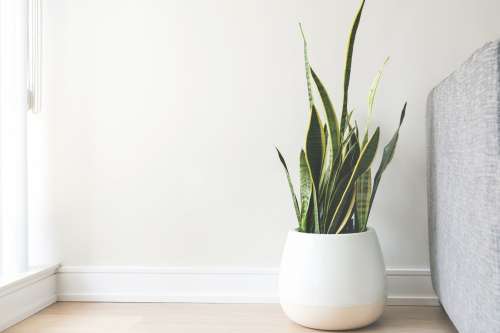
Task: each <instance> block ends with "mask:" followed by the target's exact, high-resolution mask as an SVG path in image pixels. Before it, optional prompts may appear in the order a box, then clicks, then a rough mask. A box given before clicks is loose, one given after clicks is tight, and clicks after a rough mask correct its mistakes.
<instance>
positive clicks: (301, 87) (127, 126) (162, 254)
mask: <svg viewBox="0 0 500 333" xmlns="http://www.w3.org/2000/svg"><path fill="white" fill-rule="evenodd" d="M356 6H357V1H348V0H329V1H327V0H321V1H320V0H316V1H307V0H286V1H285V0H279V1H278V0H274V1H266V0H254V1H234V0H232V1H231V0H219V1H201V0H200V1H195V0H177V1H174V0H171V1H161V0H142V1H139V0H135V1H132V0H129V1H123V0H121V1H118V0H107V1H102V0H86V1H84V0H81V1H69V0H66V1H62V0H46V1H45V12H44V13H45V17H44V24H45V32H44V48H45V50H44V63H45V66H44V77H45V80H44V96H43V98H44V111H43V112H42V113H41V114H39V115H37V116H36V117H38V119H37V120H36V122H37V123H38V126H35V127H37V131H38V132H37V136H38V139H37V140H38V144H39V145H40V147H45V148H46V150H47V152H46V153H47V155H46V156H47V159H46V160H45V162H43V161H39V163H40V164H44V165H45V166H44V167H43V168H42V170H46V172H47V175H48V178H47V181H46V182H39V183H38V186H42V185H43V186H46V190H47V193H48V194H47V195H44V194H42V193H43V192H42V191H38V192H36V191H35V192H36V193H38V194H35V195H32V196H31V198H30V200H31V202H33V201H35V202H36V201H37V200H43V201H44V202H45V203H46V209H41V208H40V214H38V215H37V216H32V221H31V222H32V223H33V224H36V223H47V221H49V222H50V223H53V225H52V229H51V230H52V231H51V232H52V233H53V235H52V236H53V237H55V239H56V246H55V247H54V248H51V249H50V251H51V253H53V255H54V256H58V257H59V258H58V259H60V260H61V262H62V263H63V264H66V265H152V266H249V267H275V266H277V265H278V264H279V258H280V252H281V248H282V245H283V241H284V239H285V235H286V232H287V230H288V229H290V228H293V227H294V226H295V221H294V219H295V218H294V213H293V209H292V205H291V201H290V197H289V193H288V188H287V185H286V181H285V177H284V175H283V171H282V169H281V166H280V164H279V162H278V159H277V157H276V155H275V151H274V145H275V144H276V145H278V146H279V147H280V148H281V149H282V151H283V152H284V153H285V155H286V157H287V158H288V162H289V164H290V167H291V169H292V170H294V175H296V172H295V171H296V167H297V159H298V158H297V157H298V152H299V150H300V147H301V145H302V143H303V138H304V134H305V126H306V116H307V112H306V110H307V99H306V90H305V81H304V73H303V62H302V43H301V39H300V35H299V31H298V27H297V22H298V21H302V22H303V24H304V27H305V31H306V33H307V35H308V36H309V42H310V55H311V61H312V64H313V65H314V67H315V68H316V70H317V71H318V72H319V74H320V75H321V77H322V78H323V81H324V82H325V83H326V84H327V86H328V87H329V89H330V90H331V91H332V95H333V97H334V99H335V101H336V104H337V105H339V103H340V100H341V94H340V87H341V84H342V66H343V61H344V46H345V40H346V37H347V32H348V28H349V26H350V24H351V20H352V16H353V15H354V12H355V8H356ZM499 11H500V2H498V1H497V0H480V1H478V0H460V1H457V0H441V1H430V0H426V1H401V0H387V1H374V0H371V1H370V0H368V3H367V6H366V11H365V15H364V17H363V21H362V24H361V26H360V30H359V39H358V43H357V46H356V49H355V57H354V72H353V76H352V81H351V82H352V83H351V85H352V93H351V95H352V98H351V106H352V107H355V108H356V109H357V110H358V112H359V113H358V115H359V119H360V120H362V119H364V118H363V117H364V112H365V110H366V94H367V91H368V88H369V85H370V82H371V79H372V77H373V75H374V74H375V72H376V70H377V69H378V67H379V66H380V64H381V63H382V62H383V60H384V58H385V57H386V56H387V55H390V56H391V62H390V65H389V66H388V67H387V70H386V75H385V76H384V78H383V82H382V85H381V88H380V91H379V98H378V100H377V103H376V112H375V117H376V122H377V124H378V125H380V126H381V129H382V133H383V135H382V142H386V141H387V140H388V138H389V137H390V135H392V131H393V129H394V128H395V126H396V124H397V120H398V117H399V112H400V108H401V106H402V104H403V102H404V101H405V100H408V112H407V119H406V123H405V124H404V127H403V128H402V132H401V139H400V143H399V147H398V151H397V153H396V158H395V160H394V162H393V163H392V165H391V166H390V167H389V169H388V170H387V171H386V173H385V175H384V178H383V181H382V185H381V188H380V190H379V192H378V196H377V199H376V206H375V209H374V211H373V214H372V216H371V221H370V224H371V225H372V226H374V227H375V228H376V229H377V231H378V233H379V237H380V240H381V243H382V248H383V251H384V255H385V259H386V264H387V265H388V266H394V267H427V266H428V253H427V252H428V250H427V226H426V224H427V221H426V193H425V191H426V189H425V130H424V128H425V127H424V116H425V105H426V96H427V94H428V92H429V90H430V89H431V88H432V87H433V86H434V85H435V84H437V83H438V82H439V81H440V80H441V79H442V78H444V77H445V76H446V75H447V74H448V73H450V72H451V71H452V70H453V69H455V68H456V67H457V66H458V65H459V64H460V63H461V62H462V61H464V60H465V59H466V58H467V57H468V56H469V55H470V54H471V53H472V52H473V51H474V50H475V49H476V48H478V47H480V46H481V45H483V44H484V43H485V42H487V41H489V40H492V39H495V38H498V37H499V36H500V20H498V13H499ZM44 140H45V141H46V142H45V144H44V143H43V142H44ZM40 142H42V143H40ZM377 164H378V162H377ZM44 168H45V169H44ZM40 221H41V222H40ZM52 236H50V237H52ZM39 237H41V236H39ZM43 237H49V236H47V235H45V236H43ZM34 238H36V237H34ZM32 252H36V253H38V255H39V256H40V258H42V257H43V255H41V254H40V253H41V250H40V249H32ZM42 252H43V251H42ZM54 253H55V254H54Z"/></svg>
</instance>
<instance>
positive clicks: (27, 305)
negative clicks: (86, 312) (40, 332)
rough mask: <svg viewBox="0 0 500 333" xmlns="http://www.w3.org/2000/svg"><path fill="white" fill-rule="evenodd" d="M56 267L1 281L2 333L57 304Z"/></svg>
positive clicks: (0, 323)
mask: <svg viewBox="0 0 500 333" xmlns="http://www.w3.org/2000/svg"><path fill="white" fill-rule="evenodd" d="M56 270H57V265H56V266H50V267H44V268H40V269H36V270H31V271H29V272H27V273H25V274H23V275H20V276H17V277H15V278H13V279H12V280H9V281H0V282H1V283H0V314H1V315H0V332H1V331H3V330H5V329H7V328H9V327H10V326H12V325H14V324H16V323H18V322H20V321H22V320H24V319H26V318H28V317H29V316H31V315H33V314H35V313H37V312H38V311H40V310H42V309H44V308H45V307H47V306H49V305H51V304H52V303H54V302H56V300H57V296H56V275H55V274H56Z"/></svg>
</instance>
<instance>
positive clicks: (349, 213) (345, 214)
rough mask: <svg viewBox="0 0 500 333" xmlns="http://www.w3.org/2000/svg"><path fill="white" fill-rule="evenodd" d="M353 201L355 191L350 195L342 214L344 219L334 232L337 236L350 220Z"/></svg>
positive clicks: (354, 199)
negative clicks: (347, 204) (345, 209)
mask: <svg viewBox="0 0 500 333" xmlns="http://www.w3.org/2000/svg"><path fill="white" fill-rule="evenodd" d="M355 201H356V191H353V193H352V195H351V200H350V201H349V206H348V207H347V211H346V212H345V213H344V219H343V220H342V222H341V223H340V226H339V228H338V230H337V232H336V233H337V234H339V233H340V232H341V231H342V229H343V228H344V227H345V226H346V224H347V222H349V221H350V220H351V218H352V214H353V208H354V203H355Z"/></svg>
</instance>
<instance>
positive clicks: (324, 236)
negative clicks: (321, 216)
mask: <svg viewBox="0 0 500 333" xmlns="http://www.w3.org/2000/svg"><path fill="white" fill-rule="evenodd" d="M289 233H290V234H293V235H296V237H304V238H319V239H333V238H344V239H346V238H360V237H366V236H367V235H370V234H375V233H376V232H375V229H374V228H372V227H367V228H366V231H363V232H353V233H350V234H314V233H308V232H301V231H298V230H297V228H295V229H292V230H290V231H289Z"/></svg>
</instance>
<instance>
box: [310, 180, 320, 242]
mask: <svg viewBox="0 0 500 333" xmlns="http://www.w3.org/2000/svg"><path fill="white" fill-rule="evenodd" d="M312 194H313V195H312V202H313V207H312V209H313V211H312V217H313V222H314V233H315V234H319V233H321V227H320V224H319V214H318V211H319V209H318V196H317V195H316V187H315V186H314V184H313V189H312Z"/></svg>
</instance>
